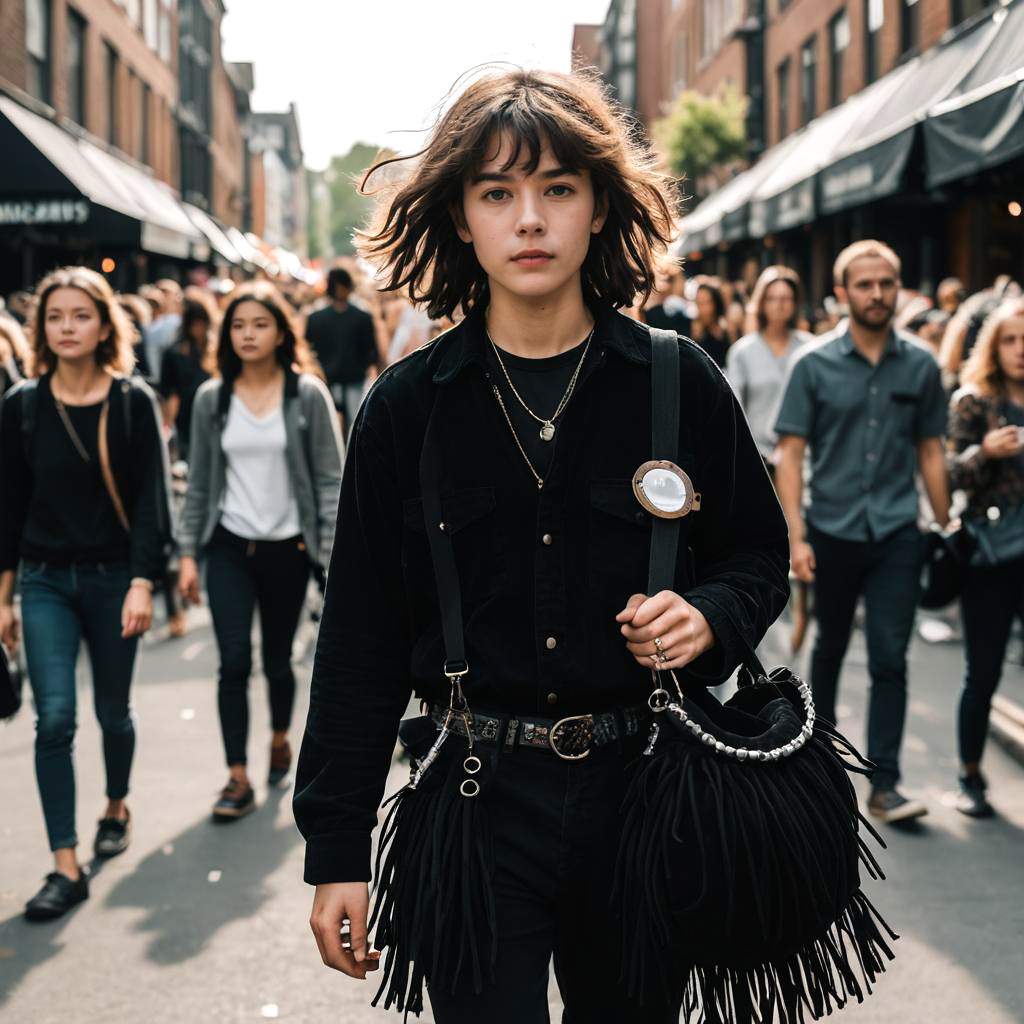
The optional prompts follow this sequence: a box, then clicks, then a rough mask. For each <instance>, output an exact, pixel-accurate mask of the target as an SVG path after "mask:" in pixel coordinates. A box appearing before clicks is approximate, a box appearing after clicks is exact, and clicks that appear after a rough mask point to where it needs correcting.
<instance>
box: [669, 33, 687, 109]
mask: <svg viewBox="0 0 1024 1024" xmlns="http://www.w3.org/2000/svg"><path fill="white" fill-rule="evenodd" d="M688 48H689V39H688V38H687V35H686V33H685V32H680V33H679V34H678V35H677V36H676V41H675V46H673V48H672V93H673V95H677V94H678V93H681V92H682V91H683V90H684V89H685V88H686V82H687V80H688V78H689V65H688V63H687V57H688V56H689V53H688Z"/></svg>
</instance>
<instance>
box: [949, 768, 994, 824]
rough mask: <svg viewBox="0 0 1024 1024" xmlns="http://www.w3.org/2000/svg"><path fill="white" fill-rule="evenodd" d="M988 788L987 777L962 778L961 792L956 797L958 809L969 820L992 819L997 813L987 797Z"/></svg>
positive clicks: (979, 774)
mask: <svg viewBox="0 0 1024 1024" xmlns="http://www.w3.org/2000/svg"><path fill="white" fill-rule="evenodd" d="M987 788H988V785H987V783H986V782H985V777H984V776H983V775H982V774H981V773H980V772H979V773H978V774H976V775H961V776H960V792H959V793H958V794H957V797H956V804H955V805H954V806H955V807H956V809H957V810H958V811H959V812H960V813H961V814H966V815H967V816H968V817H969V818H991V817H992V815H993V814H995V811H994V810H993V809H992V805H991V804H990V803H989V802H988V799H987V797H986V796H985V790H986V789H987Z"/></svg>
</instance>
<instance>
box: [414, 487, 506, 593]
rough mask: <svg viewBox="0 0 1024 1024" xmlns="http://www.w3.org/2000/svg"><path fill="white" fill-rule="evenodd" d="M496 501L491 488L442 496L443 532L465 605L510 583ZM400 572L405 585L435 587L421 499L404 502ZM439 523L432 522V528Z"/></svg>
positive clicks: (458, 491)
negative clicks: (452, 555)
mask: <svg viewBox="0 0 1024 1024" xmlns="http://www.w3.org/2000/svg"><path fill="white" fill-rule="evenodd" d="M496 510H497V499H496V497H495V493H494V488H493V487H468V488H464V489H462V490H457V491H451V492H449V493H447V494H442V495H441V514H442V516H443V517H444V532H445V533H446V534H447V536H448V537H449V538H450V540H451V545H452V549H453V550H454V552H455V565H456V567H457V569H458V573H459V587H460V589H461V592H462V598H463V601H464V602H473V601H474V600H478V599H480V598H482V597H485V596H487V595H489V594H494V593H496V592H498V591H500V590H501V588H502V587H503V585H504V583H505V581H506V576H507V573H506V569H507V566H506V563H505V562H504V560H503V557H502V556H503V552H504V551H505V550H506V548H507V545H506V544H505V543H504V541H503V538H502V537H501V535H500V534H501V528H500V524H499V522H498V516H497V513H496ZM402 524H403V525H402V568H403V570H404V572H405V579H406V583H407V585H409V586H410V587H415V588H418V589H422V588H424V587H429V588H432V594H431V595H430V596H431V597H433V595H434V594H435V593H436V588H435V587H434V570H433V563H432V561H431V556H430V544H429V542H428V540H427V527H426V523H425V522H424V518H423V499H422V498H409V499H407V500H405V501H403V502H402ZM438 525H439V524H437V523H432V524H431V526H432V527H433V528H437V526H438Z"/></svg>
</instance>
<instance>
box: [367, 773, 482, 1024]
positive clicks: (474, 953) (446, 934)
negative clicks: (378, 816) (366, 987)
mask: <svg viewBox="0 0 1024 1024" xmlns="http://www.w3.org/2000/svg"><path fill="white" fill-rule="evenodd" d="M451 767H452V768H453V769H455V768H461V760H459V761H458V762H456V763H455V764H453V765H452V766H451ZM442 771H443V769H442V766H441V765H435V766H434V770H433V771H432V772H431V773H430V775H433V774H434V772H439V773H440V772H442ZM456 775H457V772H456V771H454V770H452V771H449V772H447V773H446V777H445V778H444V780H443V782H442V784H441V785H436V780H435V779H433V778H430V777H429V776H428V778H427V780H425V781H424V783H423V784H422V785H421V786H420V787H419V788H417V789H410V787H409V786H404V787H403V788H402V789H400V790H399V791H398V792H397V793H396V794H395V795H394V796H393V797H391V799H390V800H389V801H387V803H392V802H393V806H392V808H391V810H390V811H389V812H388V816H387V819H386V820H385V822H384V828H383V830H382V832H381V840H380V846H379V847H378V850H377V859H376V865H375V868H374V877H375V878H376V879H377V883H376V888H375V891H374V908H373V914H372V916H371V918H370V928H371V929H373V928H374V927H376V931H375V932H374V940H373V944H374V948H375V949H379V950H386V951H387V952H386V953H385V956H384V963H383V968H382V978H381V983H380V988H379V989H378V990H377V994H376V996H374V998H373V1001H372V1005H373V1006H376V1005H377V1004H378V1002H379V1001H380V1000H381V998H382V997H383V998H384V1008H385V1009H389V1008H390V1007H391V1006H392V1005H394V1006H395V1007H396V1009H398V1010H404V1011H405V1019H406V1020H408V1017H409V1014H410V1013H412V1014H415V1015H416V1016H419V1014H420V1013H422V1012H423V986H424V984H427V985H429V986H431V987H438V988H441V989H444V990H447V991H450V992H451V991H454V990H455V987H456V985H457V984H459V983H460V982H461V983H465V981H466V980H467V979H468V980H469V981H470V982H471V984H472V985H473V990H474V991H475V992H479V991H480V990H481V989H482V987H483V983H484V980H485V978H486V979H487V980H490V979H492V978H493V975H494V965H495V961H496V958H497V922H496V913H495V903H494V893H493V889H492V886H491V878H492V875H493V871H492V865H493V857H492V849H491V836H490V829H489V828H488V821H487V813H486V809H485V808H484V807H483V805H482V802H481V796H477V797H473V798H466V797H463V796H462V795H461V794H460V793H459V788H458V780H457V778H456V777H455V776H456Z"/></svg>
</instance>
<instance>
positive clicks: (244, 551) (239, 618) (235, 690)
mask: <svg viewBox="0 0 1024 1024" xmlns="http://www.w3.org/2000/svg"><path fill="white" fill-rule="evenodd" d="M206 556H207V558H206V590H207V593H208V594H209V598H210V612H211V614H212V616H213V629H214V633H215V634H216V636H217V649H218V651H219V653H220V675H219V688H218V691H217V704H218V708H219V710H220V727H221V733H222V735H223V737H224V753H225V755H226V757H227V763H228V765H238V764H245V763H246V742H247V740H248V738H249V676H250V675H251V674H252V618H253V612H254V611H255V610H256V608H259V613H260V634H261V638H262V654H263V674H264V675H265V676H266V677H267V686H268V689H269V691H270V718H271V727H272V728H273V729H274V730H275V731H281V732H283V731H285V730H286V729H287V728H288V726H289V725H290V724H291V719H292V707H293V705H294V703H295V674H294V673H293V672H292V643H293V642H294V640H295V632H296V630H297V629H298V626H299V617H300V616H301V615H302V607H303V602H304V601H305V597H306V585H307V583H308V582H309V575H310V568H311V563H310V560H309V555H308V554H307V552H306V545H305V544H304V543H303V542H302V538H301V537H291V538H289V539H288V540H276V541H273V540H253V541H250V540H245V539H244V538H243V537H238V536H236V535H235V534H233V533H230V532H229V531H228V530H225V529H224V527H222V526H218V527H217V529H216V531H215V532H214V535H213V537H212V538H211V540H210V543H209V545H208V547H207V549H206Z"/></svg>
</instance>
